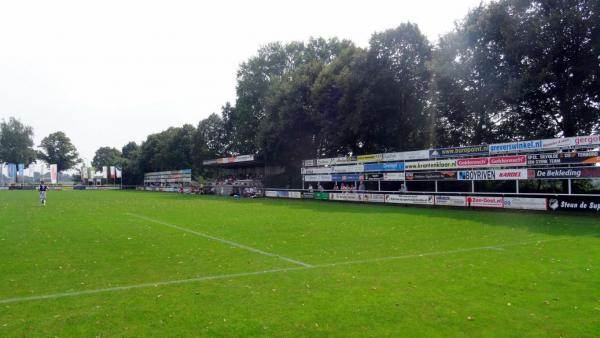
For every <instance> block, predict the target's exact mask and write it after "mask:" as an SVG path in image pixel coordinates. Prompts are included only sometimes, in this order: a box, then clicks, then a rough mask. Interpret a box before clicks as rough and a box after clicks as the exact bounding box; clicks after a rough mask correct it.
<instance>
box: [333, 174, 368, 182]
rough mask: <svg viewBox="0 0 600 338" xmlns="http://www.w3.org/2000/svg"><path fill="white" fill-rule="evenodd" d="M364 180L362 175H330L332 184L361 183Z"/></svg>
mask: <svg viewBox="0 0 600 338" xmlns="http://www.w3.org/2000/svg"><path fill="white" fill-rule="evenodd" d="M363 179H364V176H363V175H358V174H348V175H331V180H332V181H334V182H352V181H361V180H363Z"/></svg>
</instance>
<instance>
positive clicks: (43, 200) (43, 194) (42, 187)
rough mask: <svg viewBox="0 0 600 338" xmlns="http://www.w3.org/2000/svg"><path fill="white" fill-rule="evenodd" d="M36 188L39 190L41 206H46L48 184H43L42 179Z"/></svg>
mask: <svg viewBox="0 0 600 338" xmlns="http://www.w3.org/2000/svg"><path fill="white" fill-rule="evenodd" d="M38 190H39V191H40V202H41V203H42V205H43V206H46V191H48V186H47V185H45V184H44V181H41V182H40V186H39V188H38Z"/></svg>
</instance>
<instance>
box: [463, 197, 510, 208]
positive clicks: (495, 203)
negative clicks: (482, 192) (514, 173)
mask: <svg viewBox="0 0 600 338" xmlns="http://www.w3.org/2000/svg"><path fill="white" fill-rule="evenodd" d="M467 205H468V206H470V207H476V208H504V198H502V197H488V196H468V197H467Z"/></svg>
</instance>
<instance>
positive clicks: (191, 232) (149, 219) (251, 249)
mask: <svg viewBox="0 0 600 338" xmlns="http://www.w3.org/2000/svg"><path fill="white" fill-rule="evenodd" d="M125 214H126V215H129V216H133V217H137V218H140V219H143V220H146V221H148V222H153V223H157V224H162V225H165V226H168V227H171V228H174V229H177V230H180V231H185V232H188V233H190V234H193V235H196V236H200V237H204V238H208V239H211V240H213V241H217V242H221V243H224V244H229V245H231V246H235V247H237V248H240V249H244V250H248V251H251V252H254V253H257V254H261V255H265V256H269V257H276V258H279V259H282V260H284V261H286V262H290V263H293V264H297V265H302V266H303V267H305V268H310V267H312V265H311V264H308V263H305V262H301V261H297V260H294V259H291V258H287V257H284V256H281V255H278V254H274V253H270V252H266V251H262V250H259V249H256V248H253V247H250V246H247V245H244V244H240V243H236V242H232V241H229V240H226V239H223V238H219V237H215V236H211V235H209V234H205V233H203V232H199V231H195V230H191V229H188V228H184V227H181V226H179V225H175V224H171V223H166V222H163V221H159V220H156V219H152V218H149V217H146V216H142V215H136V214H132V213H128V212H127V213H125Z"/></svg>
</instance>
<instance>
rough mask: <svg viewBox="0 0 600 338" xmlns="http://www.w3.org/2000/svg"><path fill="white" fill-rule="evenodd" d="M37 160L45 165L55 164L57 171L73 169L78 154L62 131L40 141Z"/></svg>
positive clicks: (77, 159) (77, 160)
mask: <svg viewBox="0 0 600 338" xmlns="http://www.w3.org/2000/svg"><path fill="white" fill-rule="evenodd" d="M39 147H40V148H41V150H40V151H38V158H39V159H40V160H42V161H44V162H46V163H49V164H50V163H52V164H56V165H57V167H58V171H63V170H67V169H71V168H73V166H75V164H77V163H79V161H80V159H79V153H78V152H77V149H76V148H75V146H74V145H73V144H72V143H71V139H69V138H68V137H67V135H66V134H65V133H64V132H62V131H57V132H55V133H52V134H50V135H48V136H46V137H44V138H43V139H42V142H41V143H40V145H39Z"/></svg>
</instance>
